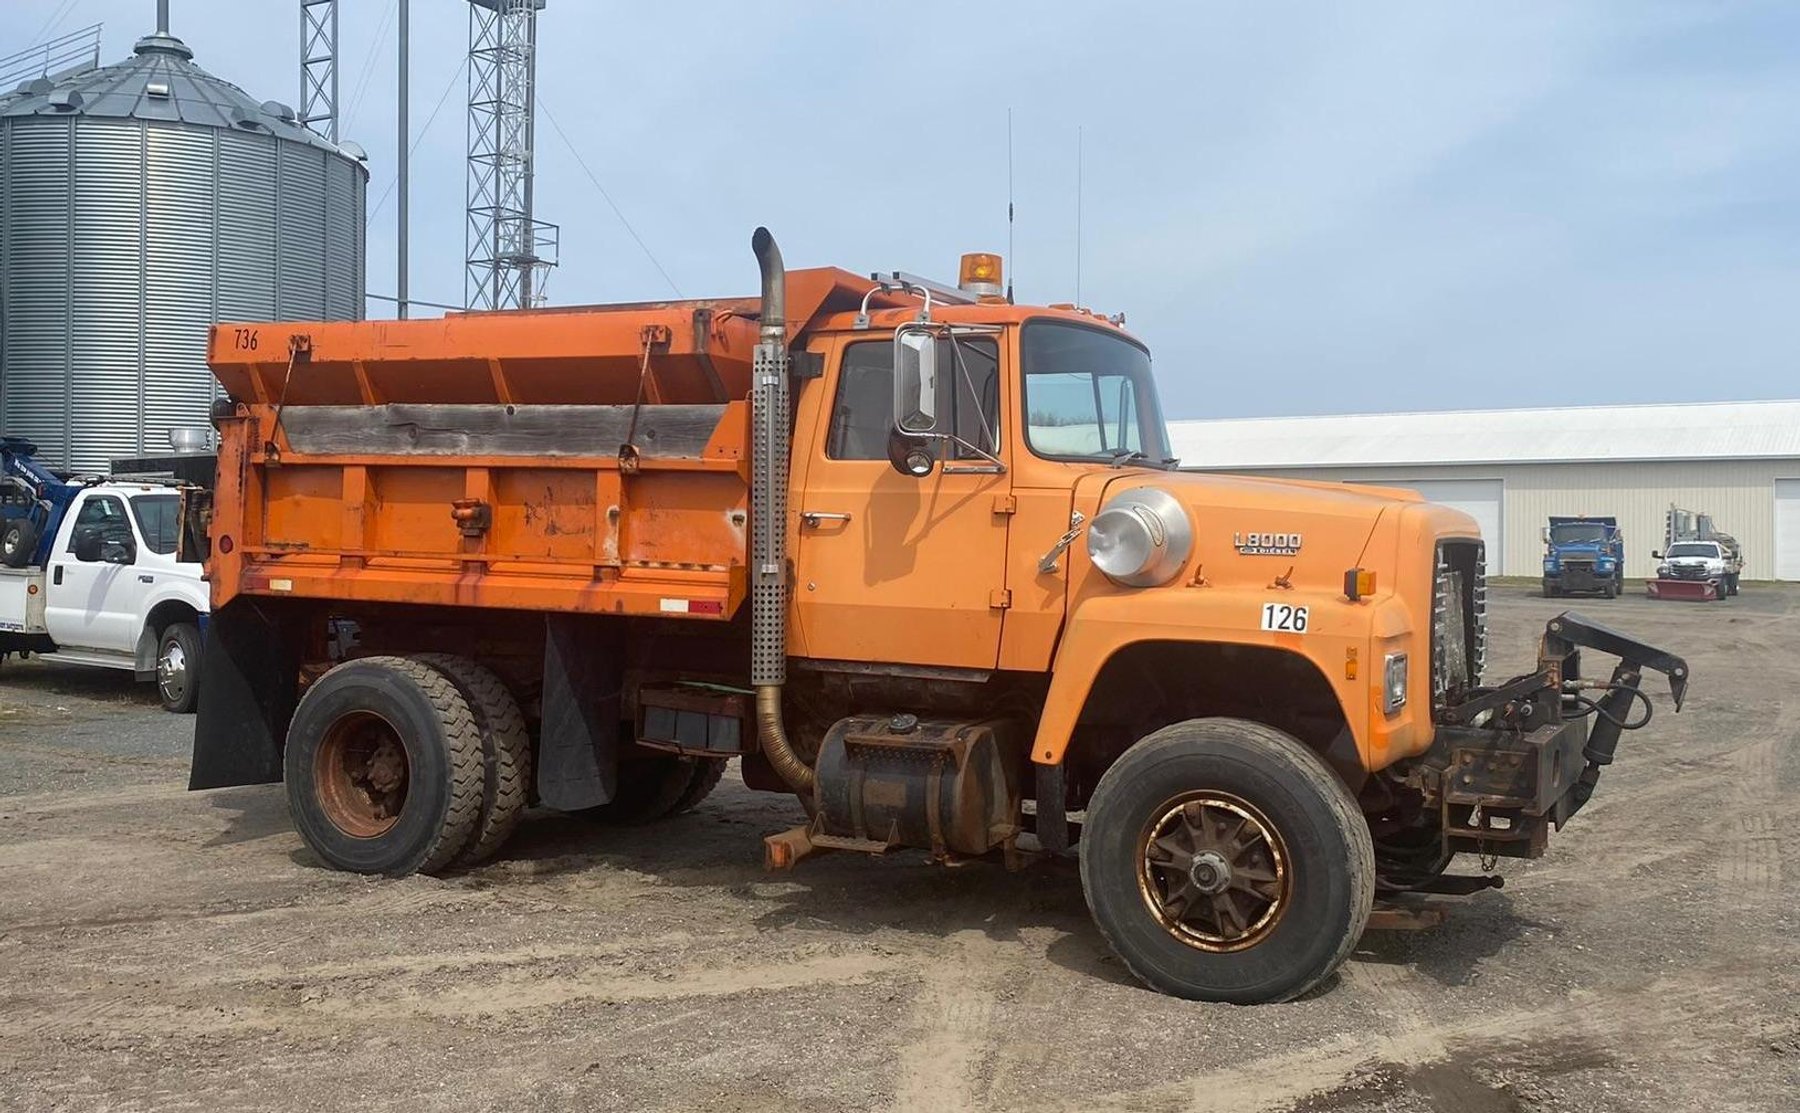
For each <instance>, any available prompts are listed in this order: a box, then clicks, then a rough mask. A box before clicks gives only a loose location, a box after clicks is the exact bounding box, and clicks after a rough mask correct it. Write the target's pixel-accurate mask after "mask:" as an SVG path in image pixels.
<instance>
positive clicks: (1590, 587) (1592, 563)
mask: <svg viewBox="0 0 1800 1113" xmlns="http://www.w3.org/2000/svg"><path fill="white" fill-rule="evenodd" d="M1623 590H1625V535H1624V534H1623V533H1620V532H1619V520H1618V519H1617V518H1611V517H1607V518H1588V517H1580V518H1559V517H1557V516H1556V515H1554V514H1552V515H1551V516H1550V524H1549V525H1548V526H1546V527H1545V528H1544V598H1546V599H1549V598H1551V597H1552V596H1557V595H1603V596H1605V597H1606V598H1608V599H1612V598H1615V597H1617V596H1618V594H1619V593H1620V592H1621V591H1623Z"/></svg>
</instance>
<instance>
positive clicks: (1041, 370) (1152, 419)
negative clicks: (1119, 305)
mask: <svg viewBox="0 0 1800 1113" xmlns="http://www.w3.org/2000/svg"><path fill="white" fill-rule="evenodd" d="M1021 359H1022V364H1023V370H1024V376H1025V441H1026V443H1027V444H1028V445H1030V447H1031V451H1032V452H1034V453H1036V454H1037V455H1039V456H1044V457H1048V458H1050V459H1053V460H1105V461H1109V462H1111V461H1118V462H1126V461H1129V462H1133V463H1138V462H1143V463H1150V464H1154V465H1157V466H1159V467H1172V466H1173V465H1174V463H1175V460H1174V459H1173V457H1172V456H1171V454H1170V452H1169V434H1168V430H1167V429H1166V428H1165V427H1164V425H1163V418H1162V407H1161V406H1159V405H1158V404H1157V401H1156V382H1155V380H1154V379H1152V378H1151V376H1150V353H1148V352H1146V351H1144V349H1142V348H1140V347H1138V346H1137V345H1136V344H1133V343H1132V342H1131V341H1129V340H1126V339H1125V338H1124V337H1122V336H1118V335H1115V334H1111V333H1106V332H1102V331H1100V330H1099V329H1094V328H1087V327H1084V326H1082V325H1076V324H1065V323H1063V322H1060V321H1042V320H1039V321H1031V322H1028V323H1027V324H1026V325H1025V330H1024V339H1023V340H1022V341H1021Z"/></svg>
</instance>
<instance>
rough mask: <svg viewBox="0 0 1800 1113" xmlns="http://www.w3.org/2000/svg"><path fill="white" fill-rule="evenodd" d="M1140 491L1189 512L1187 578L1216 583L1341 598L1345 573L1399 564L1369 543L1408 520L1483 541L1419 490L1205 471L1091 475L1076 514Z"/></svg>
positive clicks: (1464, 519) (1468, 522)
mask: <svg viewBox="0 0 1800 1113" xmlns="http://www.w3.org/2000/svg"><path fill="white" fill-rule="evenodd" d="M1133 487H1160V488H1162V489H1164V490H1166V491H1168V492H1169V493H1170V494H1172V495H1174V496H1175V497H1176V498H1177V499H1179V500H1180V501H1181V502H1182V503H1183V504H1185V505H1186V506H1187V507H1188V510H1189V512H1190V514H1191V517H1192V521H1193V527H1194V556H1193V558H1192V560H1190V563H1189V568H1190V570H1191V571H1190V572H1189V573H1188V574H1189V575H1190V576H1192V575H1195V574H1198V575H1201V576H1204V577H1205V578H1206V580H1207V581H1209V582H1212V583H1225V582H1232V581H1237V582H1242V583H1248V584H1253V585H1254V586H1257V587H1263V586H1267V585H1268V584H1269V583H1270V582H1271V580H1273V579H1274V578H1275V577H1278V576H1289V577H1290V579H1291V581H1292V582H1293V583H1294V584H1295V586H1300V585H1302V584H1307V585H1312V586H1317V587H1327V588H1330V589H1332V590H1341V588H1342V584H1343V582H1344V573H1345V571H1347V570H1348V569H1351V568H1356V567H1364V568H1371V569H1374V568H1378V567H1379V566H1380V565H1382V564H1384V563H1391V562H1392V561H1393V559H1394V558H1395V555H1396V554H1395V551H1394V550H1393V548H1392V547H1391V546H1382V545H1376V546H1371V544H1370V542H1371V539H1372V538H1373V537H1374V535H1375V532H1376V528H1377V525H1378V524H1381V523H1383V522H1384V521H1386V522H1387V524H1388V525H1389V526H1391V527H1395V528H1399V526H1400V524H1401V522H1404V523H1405V525H1406V528H1407V529H1408V531H1409V532H1410V531H1412V530H1418V531H1420V533H1421V534H1422V535H1426V536H1434V537H1435V536H1443V535H1459V536H1465V537H1479V536H1480V530H1479V527H1477V525H1476V524H1475V521H1474V519H1472V518H1470V517H1469V516H1468V515H1466V514H1463V513H1462V512H1460V511H1456V510H1452V509H1450V508H1449V507H1446V506H1438V505H1435V504H1432V503H1427V502H1425V501H1424V500H1423V499H1421V498H1420V497H1419V495H1418V494H1416V493H1414V492H1412V491H1406V490H1398V489H1394V488H1382V487H1366V486H1360V485H1358V486H1351V485H1348V484H1343V483H1322V482H1312V481H1306V480H1288V479H1265V478H1261V477H1257V476H1238V475H1218V474H1207V473H1201V472H1182V471H1174V472H1166V471H1155V470H1150V469H1123V470H1117V471H1115V470H1112V469H1100V470H1097V471H1091V472H1088V473H1086V474H1084V475H1083V476H1082V477H1081V478H1080V480H1079V481H1078V482H1077V485H1076V492H1075V506H1076V509H1077V510H1079V511H1081V513H1082V514H1084V515H1086V516H1087V518H1088V519H1089V520H1090V521H1091V520H1092V518H1093V516H1094V514H1095V513H1096V512H1097V511H1098V510H1099V509H1100V507H1101V506H1103V505H1104V504H1105V502H1106V500H1107V499H1109V498H1111V497H1113V496H1115V495H1117V494H1118V493H1119V492H1122V491H1125V490H1128V489H1130V488H1133ZM1388 532H1389V531H1388V529H1385V528H1384V529H1383V534H1384V535H1387V534H1388ZM1397 537H1398V534H1395V535H1393V536H1392V537H1390V540H1395V539H1397ZM1196 564H1197V565H1198V567H1197V569H1196V567H1195V566H1196Z"/></svg>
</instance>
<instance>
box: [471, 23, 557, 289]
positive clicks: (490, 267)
mask: <svg viewBox="0 0 1800 1113" xmlns="http://www.w3.org/2000/svg"><path fill="white" fill-rule="evenodd" d="M543 7H544V0H469V171H468V202H469V208H468V233H467V234H468V252H467V257H468V265H467V268H466V270H465V273H464V277H463V303H464V304H465V305H467V306H468V307H469V308H471V309H521V308H529V307H531V306H533V305H538V304H541V303H542V302H543V298H544V295H543V275H544V273H545V272H546V271H548V269H549V268H551V267H553V266H555V265H556V253H557V240H558V229H557V227H556V225H554V224H546V223H544V222H542V221H540V220H537V219H536V218H535V216H534V214H533V212H532V139H533V135H534V130H535V129H534V127H533V115H534V109H535V107H536V105H535V103H534V93H533V88H534V85H535V83H536V80H537V13H538V12H539V11H541V10H542V9H543Z"/></svg>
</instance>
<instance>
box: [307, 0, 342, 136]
mask: <svg viewBox="0 0 1800 1113" xmlns="http://www.w3.org/2000/svg"><path fill="white" fill-rule="evenodd" d="M337 44H338V6H337V0H300V123H301V125H302V126H303V127H308V128H311V129H312V130H313V131H314V132H315V133H316V134H319V135H323V136H324V137H325V138H327V139H329V140H331V141H332V142H333V143H336V142H337V141H338V50H337Z"/></svg>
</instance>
